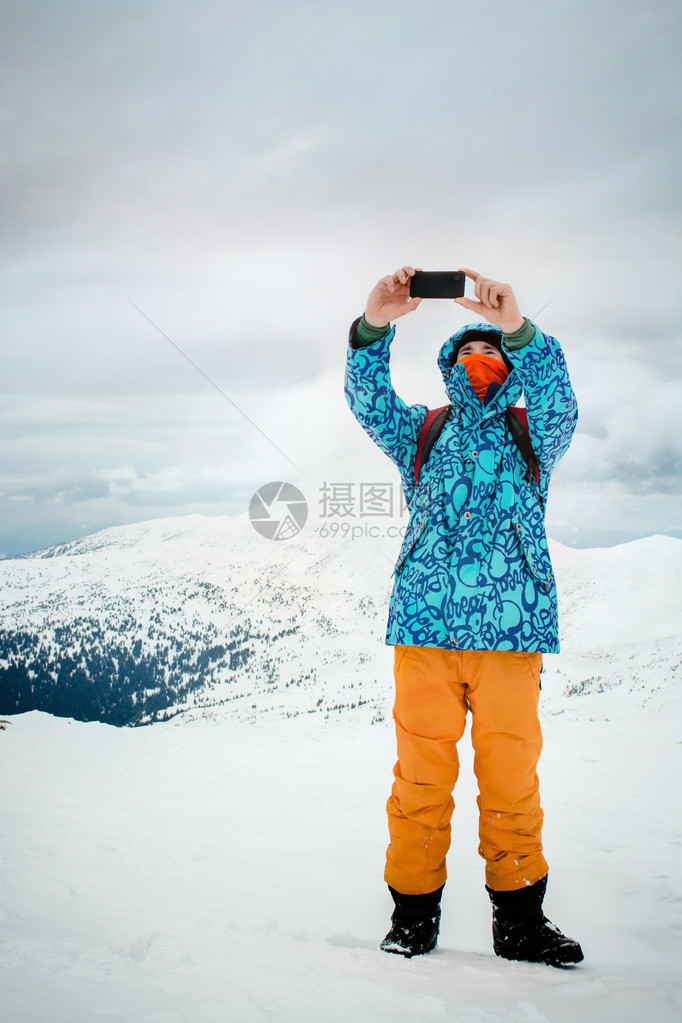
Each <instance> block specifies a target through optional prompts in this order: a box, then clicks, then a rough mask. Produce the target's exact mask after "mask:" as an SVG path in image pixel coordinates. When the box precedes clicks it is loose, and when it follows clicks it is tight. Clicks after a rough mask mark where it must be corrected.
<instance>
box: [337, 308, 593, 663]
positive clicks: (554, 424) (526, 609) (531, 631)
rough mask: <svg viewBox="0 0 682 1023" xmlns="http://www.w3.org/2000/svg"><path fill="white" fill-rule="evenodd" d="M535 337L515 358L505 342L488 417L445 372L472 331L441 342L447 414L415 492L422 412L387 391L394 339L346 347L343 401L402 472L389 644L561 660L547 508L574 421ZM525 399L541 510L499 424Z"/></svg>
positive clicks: (557, 355) (461, 376)
mask: <svg viewBox="0 0 682 1023" xmlns="http://www.w3.org/2000/svg"><path fill="white" fill-rule="evenodd" d="M354 326H355V325H354ZM532 326H534V327H535V336H534V337H533V339H532V341H530V343H529V344H527V345H526V346H525V347H523V348H521V349H519V350H518V351H510V350H508V349H507V348H506V346H504V341H503V348H504V351H505V354H506V355H507V357H508V359H509V360H510V361H511V363H512V364H513V367H514V368H513V370H512V371H511V372H510V374H509V376H508V377H507V379H506V380H505V382H504V384H503V385H502V387H501V388H500V389H499V390H498V391H497V393H496V394H495V395H494V397H493V398H492V399H491V400H490V402H489V403H488V404H487V405H484V404H483V403H482V402H481V400H480V399H479V398H478V396H477V394H476V393H475V391H474V390H473V388H472V387H471V384H470V383H469V379H468V377H467V375H466V371H465V369H464V367H463V366H462V365H461V364H457V365H455V366H454V367H452V368H451V367H450V365H449V362H448V358H449V355H450V353H451V352H452V348H453V345H454V342H455V341H456V340H457V339H458V338H459V337H460V335H461V334H462V333H463V332H464V331H465V330H467V329H469V328H468V327H462V329H461V330H459V331H458V332H457V333H456V334H453V336H452V337H451V338H449V339H448V341H446V342H445V344H444V345H443V347H442V348H441V350H440V354H439V357H438V365H439V367H440V370H441V372H442V374H443V379H444V381H445V385H446V390H447V395H448V398H449V400H450V402H451V403H452V406H453V409H452V412H451V413H450V417H449V419H448V421H447V422H446V424H445V427H444V428H443V431H442V433H441V435H440V437H439V438H438V440H437V442H436V444H435V445H434V447H433V449H432V451H431V454H430V456H429V459H428V461H427V462H426V465H425V466H424V467H423V469H422V471H421V473H420V476H419V483H418V485H416V486H415V481H414V462H415V455H416V451H417V441H418V438H419V433H420V430H421V426H422V423H423V422H424V419H425V418H426V413H427V408H426V406H425V405H409V406H408V405H406V404H405V402H404V401H402V400H401V399H400V398H399V397H398V395H397V394H396V393H395V391H394V389H393V387H392V385H391V376H390V370H389V361H390V346H391V341H392V340H393V337H394V334H395V328H394V327H390V328H389V330H388V331H387V332H386V334H384V336H383V337H381V338H379V339H378V340H377V341H375V342H373V343H372V344H371V345H369V346H368V347H364V348H357V349H356V348H354V347H353V345H352V344H351V343H350V341H349V345H348V358H347V366H346V381H345V392H346V400H347V401H348V404H349V406H350V408H351V411H352V412H353V415H354V416H355V418H356V419H357V420H358V422H359V423H360V425H361V426H362V427H363V429H364V430H365V431H366V432H367V433H368V434H369V436H370V437H371V438H372V440H373V441H374V442H375V443H376V444H378V445H379V447H380V448H381V449H382V451H384V452H385V453H386V454H387V455H388V456H389V458H391V459H392V460H393V462H395V464H396V465H397V467H398V469H399V471H400V476H401V479H402V485H403V490H404V492H405V500H406V502H407V506H408V508H409V511H410V520H409V524H408V527H407V531H406V534H405V538H404V541H403V544H402V547H401V550H400V553H399V555H398V560H397V562H396V565H395V569H394V577H395V579H394V585H393V592H392V595H391V600H390V604H389V615H388V628H387V631H386V643H388V644H405V645H410V646H435V647H445V648H452V649H454V648H456V649H460V650H520V651H526V652H528V653H530V652H532V651H540V652H543V653H556V652H557V651H558V649H559V636H558V615H557V596H556V585H555V582H554V575H553V572H552V566H551V563H550V557H549V550H548V547H547V538H546V535H545V527H544V508H546V505H547V488H548V485H549V479H550V476H551V473H552V469H553V468H554V466H555V464H556V463H557V462H558V460H559V459H560V458H561V457H562V455H564V454H565V452H566V451H567V450H568V446H569V444H570V442H571V437H572V435H573V431H574V429H575V425H576V422H577V419H578V409H577V404H576V400H575V395H574V393H573V390H572V388H571V383H570V380H569V378H568V372H567V369H566V364H565V362H564V357H563V354H562V351H561V348H560V346H559V343H558V342H557V341H556V340H555V339H554V338H553V337H549V336H548V335H546V334H543V333H542V331H541V330H540V329H539V327H536V326H535V324H532ZM475 327H476V329H477V330H482V329H483V330H485V329H489V330H493V331H494V330H496V328H495V327H492V326H491V325H489V324H481V323H478V324H475ZM351 336H353V331H351ZM522 392H523V394H524V395H525V401H526V408H527V413H528V430H529V433H530V438H531V441H532V444H533V449H534V451H535V456H536V458H537V461H538V464H539V469H540V491H541V496H542V498H543V500H542V503H541V502H540V500H539V494H538V486H537V483H536V481H535V479H532V480H531V481H528V480H526V478H525V476H526V469H527V466H526V463H525V462H524V461H523V458H522V457H521V454H520V453H519V450H518V447H517V446H516V444H515V443H514V441H513V439H512V437H511V435H510V433H509V430H508V428H507V425H506V423H505V409H506V407H507V405H515V404H517V403H518V401H519V398H520V397H521V393H522Z"/></svg>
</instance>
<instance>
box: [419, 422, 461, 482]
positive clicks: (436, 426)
mask: <svg viewBox="0 0 682 1023" xmlns="http://www.w3.org/2000/svg"><path fill="white" fill-rule="evenodd" d="M451 409H452V405H443V407H442V408H434V409H431V410H430V411H429V412H427V413H426V419H425V420H424V422H423V423H422V428H421V432H420V434H419V440H418V441H417V457H416V458H415V460H414V482H415V483H418V482H419V473H420V472H421V470H422V466H423V465H425V464H426V460H427V459H428V457H429V455H430V454H431V449H432V448H433V445H434V444H435V443H436V441H437V440H438V438H439V437H440V435H441V432H442V430H443V427H444V426H445V423H446V420H447V418H448V416H449V415H450V410H451Z"/></svg>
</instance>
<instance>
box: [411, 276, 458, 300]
mask: <svg viewBox="0 0 682 1023" xmlns="http://www.w3.org/2000/svg"><path fill="white" fill-rule="evenodd" d="M465 284H466V274H463V273H462V272H461V271H460V270H434V271H426V270H416V271H415V273H414V276H413V277H410V297H411V298H461V297H462V295H463V294H464V285H465Z"/></svg>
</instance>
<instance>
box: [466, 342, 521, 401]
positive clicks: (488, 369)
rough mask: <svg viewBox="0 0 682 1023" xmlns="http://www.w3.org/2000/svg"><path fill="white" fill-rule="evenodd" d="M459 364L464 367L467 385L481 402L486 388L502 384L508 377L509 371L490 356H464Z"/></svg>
mask: <svg viewBox="0 0 682 1023" xmlns="http://www.w3.org/2000/svg"><path fill="white" fill-rule="evenodd" d="M459 362H460V363H461V364H462V366H464V369H465V370H466V374H467V376H468V378H469V383H470V384H471V386H472V387H473V389H474V390H475V391H476V394H477V395H478V396H479V398H480V399H481V401H485V396H486V394H487V393H488V388H489V387H490V385H491V384H492V383H498V384H503V383H504V381H505V380H506V379H507V377H508V376H509V370H508V369H507V367H506V366H505V364H504V363H503V362H500V361H499V360H498V359H494V358H493V357H492V356H491V355H479V354H478V353H475V354H473V355H464V356H463V357H462V358H461V359H460V360H459Z"/></svg>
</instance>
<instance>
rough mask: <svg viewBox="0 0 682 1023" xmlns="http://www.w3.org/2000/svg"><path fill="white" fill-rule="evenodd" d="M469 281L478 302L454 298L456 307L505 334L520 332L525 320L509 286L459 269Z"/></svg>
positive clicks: (464, 269) (465, 268)
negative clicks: (463, 309)
mask: <svg viewBox="0 0 682 1023" xmlns="http://www.w3.org/2000/svg"><path fill="white" fill-rule="evenodd" d="M460 270H461V271H462V273H465V274H466V275H467V277H468V278H469V280H470V281H473V282H474V294H475V295H476V298H478V299H480V301H479V302H473V301H472V300H471V299H470V298H456V299H455V300H454V301H455V302H456V303H457V305H461V306H463V307H464V308H465V309H469V310H470V311H471V312H472V313H478V315H479V316H482V317H483V318H484V319H486V320H487V321H488V323H494V324H495V326H496V327H499V328H500V330H501V331H503V332H504V333H505V334H513V333H514V331H515V330H520V329H521V327H522V326H523V324H524V320H525V318H524V317H523V316H522V315H521V312H520V311H519V307H518V305H517V304H516V297H515V295H514V292H513V291H512V288H511V284H500V283H499V282H498V281H491V280H490V279H489V278H488V277H483V276H482V275H481V274H479V273H477V272H476V270H469V269H468V268H467V267H465V266H462V267H460Z"/></svg>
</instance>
